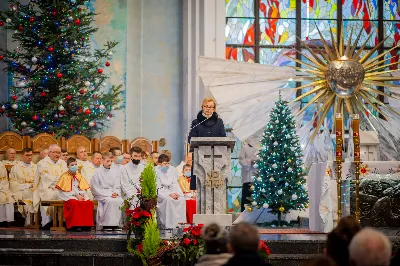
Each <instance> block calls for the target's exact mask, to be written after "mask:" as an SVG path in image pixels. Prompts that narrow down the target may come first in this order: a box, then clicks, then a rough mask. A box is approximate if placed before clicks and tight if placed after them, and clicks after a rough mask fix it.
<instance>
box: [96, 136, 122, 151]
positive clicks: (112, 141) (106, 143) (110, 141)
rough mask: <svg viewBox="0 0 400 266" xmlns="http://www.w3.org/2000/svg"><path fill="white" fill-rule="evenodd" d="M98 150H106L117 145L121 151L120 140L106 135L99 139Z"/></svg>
mask: <svg viewBox="0 0 400 266" xmlns="http://www.w3.org/2000/svg"><path fill="white" fill-rule="evenodd" d="M99 144H100V152H102V153H103V152H107V151H109V150H110V148H112V147H119V148H121V151H123V145H122V140H120V139H118V138H117V137H114V136H106V137H104V138H102V139H101V140H100V141H99Z"/></svg>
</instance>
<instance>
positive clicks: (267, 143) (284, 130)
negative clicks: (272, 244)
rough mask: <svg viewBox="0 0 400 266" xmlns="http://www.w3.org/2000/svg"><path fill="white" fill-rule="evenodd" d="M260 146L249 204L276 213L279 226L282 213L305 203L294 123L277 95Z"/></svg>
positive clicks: (305, 194)
mask: <svg viewBox="0 0 400 266" xmlns="http://www.w3.org/2000/svg"><path fill="white" fill-rule="evenodd" d="M261 146H262V148H261V150H260V153H259V159H258V160H257V161H256V166H257V170H258V174H257V175H256V176H255V177H254V178H255V180H254V187H253V191H252V206H253V207H257V208H260V207H263V208H265V209H270V212H271V213H273V214H278V222H279V225H280V220H281V214H282V213H288V212H289V211H290V210H299V209H304V208H305V207H307V204H308V196H307V192H306V180H305V179H304V173H303V168H302V164H303V162H302V159H301V156H302V154H301V147H300V142H299V140H298V136H297V134H296V123H295V120H294V117H293V116H292V114H291V110H290V108H289V107H288V103H287V102H286V101H282V100H281V98H280V97H279V101H278V102H276V103H275V107H274V108H273V109H272V111H271V113H270V121H269V123H268V125H267V127H266V130H265V133H264V134H263V138H262V140H261ZM250 208H252V207H250Z"/></svg>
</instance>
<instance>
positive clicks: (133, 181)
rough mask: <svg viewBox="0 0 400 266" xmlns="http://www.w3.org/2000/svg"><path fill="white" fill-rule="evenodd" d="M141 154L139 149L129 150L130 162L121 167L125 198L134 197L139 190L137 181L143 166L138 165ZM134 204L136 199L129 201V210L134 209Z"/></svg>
mask: <svg viewBox="0 0 400 266" xmlns="http://www.w3.org/2000/svg"><path fill="white" fill-rule="evenodd" d="M141 152H142V149H141V148H139V147H133V148H132V149H131V158H132V161H131V162H130V163H128V164H127V165H124V166H122V167H121V187H122V192H123V193H124V196H125V197H126V198H131V197H132V196H136V194H137V192H138V190H139V189H140V182H139V179H140V175H141V174H142V171H143V169H144V165H143V164H141V163H140V154H141ZM136 203H137V198H133V199H132V201H131V208H135V207H136Z"/></svg>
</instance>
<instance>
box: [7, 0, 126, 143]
mask: <svg viewBox="0 0 400 266" xmlns="http://www.w3.org/2000/svg"><path fill="white" fill-rule="evenodd" d="M25 2H26V1H25ZM87 2H88V1H87V0H65V1H54V0H40V1H39V0H37V1H35V0H31V1H30V2H28V3H27V4H21V3H20V2H19V1H16V0H11V1H9V3H10V10H8V11H5V12H0V26H1V27H3V30H10V31H11V32H12V39H13V41H14V42H16V48H15V49H12V50H7V51H2V50H0V61H3V62H4V63H5V65H6V69H5V71H7V73H8V74H9V77H10V81H11V82H10V84H9V90H10V93H9V94H10V99H9V101H8V102H4V103H0V115H2V116H4V115H5V116H7V117H9V119H10V121H11V129H12V130H13V131H15V132H17V133H19V134H21V135H32V134H37V133H40V132H47V133H51V134H54V135H56V136H71V135H73V134H84V135H86V136H89V137H91V136H93V135H94V134H96V133H97V132H99V131H101V130H104V127H105V122H106V121H107V120H109V119H110V118H111V117H112V116H113V114H112V111H113V110H116V109H118V108H119V107H120V106H119V104H120V102H121V99H120V97H119V94H120V91H121V87H122V85H119V86H111V87H107V84H106V82H105V81H106V80H107V79H108V76H107V67H109V66H110V65H111V63H110V61H111V57H112V55H113V52H114V51H113V49H114V48H115V46H116V45H117V43H116V42H113V41H110V42H107V44H105V46H104V48H102V49H97V50H93V49H91V46H90V35H91V34H93V33H94V32H96V30H97V28H94V27H93V26H92V23H93V21H94V15H95V14H94V13H93V12H91V11H90V10H89V9H88V8H86V6H85V4H86V3H87Z"/></svg>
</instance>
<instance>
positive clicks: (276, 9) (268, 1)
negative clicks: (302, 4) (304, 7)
mask: <svg viewBox="0 0 400 266" xmlns="http://www.w3.org/2000/svg"><path fill="white" fill-rule="evenodd" d="M259 12H260V18H263V17H264V18H296V0H281V1H278V0H260V10H259Z"/></svg>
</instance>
